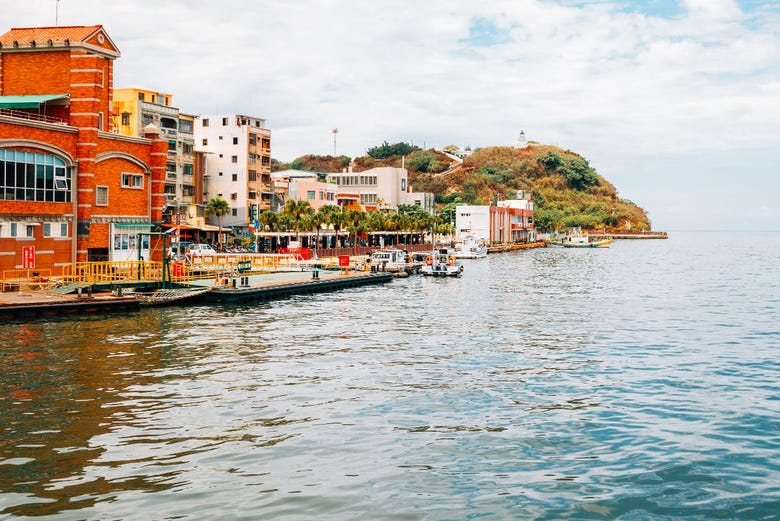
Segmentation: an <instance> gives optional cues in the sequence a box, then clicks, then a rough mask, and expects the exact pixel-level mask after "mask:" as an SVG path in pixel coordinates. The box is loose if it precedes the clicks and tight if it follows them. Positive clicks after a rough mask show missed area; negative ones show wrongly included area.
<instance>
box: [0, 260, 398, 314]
mask: <svg viewBox="0 0 780 521" xmlns="http://www.w3.org/2000/svg"><path fill="white" fill-rule="evenodd" d="M392 278H393V276H392V274H391V273H370V272H357V271H353V272H349V273H345V272H341V271H332V270H312V271H299V272H284V273H273V274H264V275H247V276H242V277H233V278H226V279H222V280H219V281H217V280H212V281H200V282H199V284H201V286H202V287H203V288H204V289H208V291H204V292H203V293H201V294H200V295H198V298H197V299H192V300H189V299H188V300H182V301H181V302H169V303H168V304H170V305H179V306H184V305H194V304H197V305H209V304H221V303H226V304H240V303H244V302H251V301H263V300H274V299H280V298H286V297H290V296H294V295H308V294H314V293H322V292H326V291H336V290H340V289H346V288H353V287H358V286H365V285H370V284H381V283H386V282H389V281H391V280H392ZM192 287H193V288H194V287H197V286H196V284H193V286H192ZM143 305H147V306H148V305H149V304H148V301H147V302H144V300H143V299H142V298H140V297H139V295H138V294H136V293H134V292H131V291H124V292H116V291H114V292H91V293H88V292H79V293H77V294H57V293H53V292H50V291H45V290H40V291H24V292H20V291H14V292H4V293H2V292H0V322H10V321H28V320H34V319H40V318H50V317H57V316H64V317H67V316H84V315H90V314H107V313H133V312H137V311H139V309H140V308H141V307H142V306H143Z"/></svg>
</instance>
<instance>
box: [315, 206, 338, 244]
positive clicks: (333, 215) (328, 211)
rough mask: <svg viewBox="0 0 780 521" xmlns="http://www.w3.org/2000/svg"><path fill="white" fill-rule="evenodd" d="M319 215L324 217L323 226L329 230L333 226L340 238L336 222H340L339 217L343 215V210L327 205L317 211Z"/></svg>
mask: <svg viewBox="0 0 780 521" xmlns="http://www.w3.org/2000/svg"><path fill="white" fill-rule="evenodd" d="M317 215H320V216H322V224H324V225H325V226H326V227H328V228H329V227H330V226H333V229H334V230H335V232H336V235H337V237H338V231H339V228H337V227H336V226H337V223H336V221H337V220H338V216H339V215H341V208H339V207H338V206H336V205H334V204H326V205H325V206H322V207H320V209H319V210H318V211H317Z"/></svg>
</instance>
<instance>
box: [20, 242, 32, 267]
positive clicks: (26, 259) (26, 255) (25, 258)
mask: <svg viewBox="0 0 780 521" xmlns="http://www.w3.org/2000/svg"><path fill="white" fill-rule="evenodd" d="M22 268H25V269H28V270H33V269H35V246H23V247H22Z"/></svg>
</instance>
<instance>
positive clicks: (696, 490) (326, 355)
mask: <svg viewBox="0 0 780 521" xmlns="http://www.w3.org/2000/svg"><path fill="white" fill-rule="evenodd" d="M735 240H738V239H735ZM756 244H761V245H762V246H761V248H755V245H756ZM778 253H780V237H778V236H777V235H768V236H761V240H757V239H756V238H755V237H745V238H744V244H743V245H742V247H732V248H730V249H729V250H728V253H725V252H724V250H723V249H722V245H721V242H720V241H719V240H718V237H717V236H714V235H710V236H707V235H687V236H684V237H682V236H681V237H679V238H676V237H675V236H673V237H672V238H670V239H669V240H668V241H636V242H631V241H624V242H618V243H616V244H615V245H614V247H613V248H611V249H610V250H605V251H592V252H584V251H568V250H560V249H547V250H532V251H523V252H517V253H510V254H503V255H496V256H489V257H488V258H487V259H484V260H480V261H474V262H469V263H468V264H467V266H466V271H465V273H464V276H463V277H462V278H461V279H458V280H429V279H425V278H414V277H412V278H408V279H398V280H395V281H393V282H392V283H390V284H388V285H386V286H380V287H371V288H355V289H350V290H346V291H341V292H336V293H326V294H320V295H316V296H300V297H292V298H288V299H284V300H280V301H276V302H273V303H258V304H254V305H245V306H237V307H231V306H213V307H210V306H197V307H191V308H171V309H150V310H145V311H143V312H141V313H139V314H135V315H131V316H110V317H84V318H82V319H79V320H72V319H70V320H52V321H41V322H34V323H30V324H24V325H22V326H21V327H19V326H0V347H2V350H1V351H0V370H2V374H3V377H2V378H1V379H0V426H1V427H0V429H2V434H3V435H2V437H0V440H2V441H0V490H1V491H2V494H0V517H2V516H5V517H4V518H10V519H14V518H19V519H22V518H30V517H45V518H46V519H53V520H56V521H59V520H63V521H64V520H67V519H90V520H92V519H95V520H97V519H150V518H154V519H264V520H265V519H279V520H285V521H289V520H308V519H323V520H330V519H333V520H339V521H343V520H347V519H355V520H358V519H360V520H363V519H372V520H426V521H427V520H455V519H458V520H459V519H477V518H484V519H535V520H564V519H620V520H635V519H686V520H688V519H707V520H709V519H777V518H778V516H777V512H780V503H779V501H780V500H778V498H780V486H778V485H777V484H778V483H780V464H778V463H777V458H776V455H777V453H778V451H779V450H780V441H778V440H780V412H779V411H780V409H779V408H778V397H777V392H776V389H777V386H778V380H779V378H778V375H779V374H780V371H778V370H779V369H780V363H779V362H778V349H780V342H779V340H780V332H779V331H778V329H777V326H776V325H777V324H778V323H780V314H779V313H778V310H779V309H780V299H778V297H777V295H778V294H780V291H778V289H780V287H779V286H780V282H778V280H776V277H774V276H773V273H774V262H775V259H776V258H777V257H778ZM723 274H728V276H723Z"/></svg>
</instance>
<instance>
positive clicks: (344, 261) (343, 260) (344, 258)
mask: <svg viewBox="0 0 780 521" xmlns="http://www.w3.org/2000/svg"><path fill="white" fill-rule="evenodd" d="M339 267H340V268H349V255H339Z"/></svg>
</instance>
